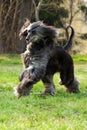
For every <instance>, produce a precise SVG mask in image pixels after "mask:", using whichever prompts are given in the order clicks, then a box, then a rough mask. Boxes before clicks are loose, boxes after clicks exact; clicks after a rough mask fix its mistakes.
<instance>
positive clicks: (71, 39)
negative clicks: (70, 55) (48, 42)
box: [63, 25, 75, 52]
mask: <svg viewBox="0 0 87 130" xmlns="http://www.w3.org/2000/svg"><path fill="white" fill-rule="evenodd" d="M69 28H70V29H71V34H70V37H69V36H68V29H69ZM66 34H67V37H69V38H68V41H67V43H66V44H65V45H64V46H63V48H64V50H66V51H67V52H69V51H70V50H71V48H72V45H73V37H74V34H75V32H74V29H73V27H71V26H70V25H69V26H68V27H67V28H66Z"/></svg>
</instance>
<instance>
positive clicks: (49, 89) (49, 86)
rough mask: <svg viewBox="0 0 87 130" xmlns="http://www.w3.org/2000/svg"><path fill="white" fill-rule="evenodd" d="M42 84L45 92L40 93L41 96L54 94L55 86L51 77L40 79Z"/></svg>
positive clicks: (46, 76)
mask: <svg viewBox="0 0 87 130" xmlns="http://www.w3.org/2000/svg"><path fill="white" fill-rule="evenodd" d="M42 82H43V84H44V85H45V90H44V91H43V92H42V94H50V95H52V96H53V95H54V94H55V85H54V83H53V75H45V76H44V78H43V79H42Z"/></svg>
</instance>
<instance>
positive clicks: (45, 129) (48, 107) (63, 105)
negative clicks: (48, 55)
mask: <svg viewBox="0 0 87 130" xmlns="http://www.w3.org/2000/svg"><path fill="white" fill-rule="evenodd" d="M82 58H83V59H85V60H84V61H82V60H81V59H82ZM1 59H2V60H1ZM74 61H75V75H76V77H77V78H78V79H79V81H80V91H81V92H80V93H79V94H68V93H66V91H65V88H64V86H60V85H59V84H58V76H59V75H57V74H56V75H55V76H54V82H55V85H56V94H55V96H41V95H40V92H41V91H42V90H43V89H44V87H43V84H42V82H41V81H40V82H39V83H37V84H36V85H34V88H33V89H32V92H31V94H30V96H26V97H22V98H20V99H17V98H16V97H15V96H14V94H13V87H14V86H16V85H17V84H18V82H19V81H18V76H19V74H20V73H21V71H22V69H23V67H22V63H21V58H20V56H17V55H14V56H12V55H5V56H0V130H86V129H87V81H86V80H87V59H86V56H84V57H80V56H76V57H75V56H74ZM8 62H9V63H8ZM17 62H18V63H17ZM15 63H16V64H15Z"/></svg>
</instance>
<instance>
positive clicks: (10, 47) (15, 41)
mask: <svg viewBox="0 0 87 130" xmlns="http://www.w3.org/2000/svg"><path fill="white" fill-rule="evenodd" d="M31 13H32V0H10V1H8V0H1V1H0V53H22V52H23V51H24V50H25V46H26V43H25V40H23V41H20V40H19V37H18V34H19V31H20V28H21V26H22V25H23V22H24V19H25V18H29V19H31Z"/></svg>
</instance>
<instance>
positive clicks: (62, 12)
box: [0, 0, 87, 54]
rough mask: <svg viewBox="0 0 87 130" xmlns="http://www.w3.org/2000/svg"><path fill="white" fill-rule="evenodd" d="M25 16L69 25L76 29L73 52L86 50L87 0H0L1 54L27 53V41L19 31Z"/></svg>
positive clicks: (61, 25)
mask: <svg viewBox="0 0 87 130" xmlns="http://www.w3.org/2000/svg"><path fill="white" fill-rule="evenodd" d="M25 18H28V19H29V20H30V21H31V22H34V21H37V20H41V21H43V22H44V23H46V24H48V25H53V26H55V27H57V28H61V29H64V28H66V26H67V25H68V24H70V25H71V26H73V28H74V30H75V38H74V47H73V49H72V52H73V53H74V54H76V53H82V54H86V53H87V52H86V49H87V42H86V41H87V29H86V28H87V2H86V0H85V1H84V0H0V53H1V54H3V53H17V54H18V53H22V52H24V50H25V48H26V43H25V40H22V41H20V40H19V37H18V34H19V31H20V28H21V26H22V25H23V23H24V20H25Z"/></svg>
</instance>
